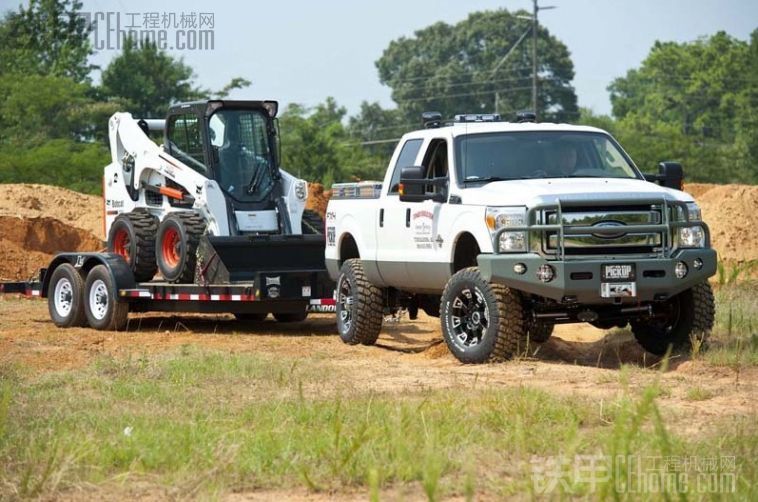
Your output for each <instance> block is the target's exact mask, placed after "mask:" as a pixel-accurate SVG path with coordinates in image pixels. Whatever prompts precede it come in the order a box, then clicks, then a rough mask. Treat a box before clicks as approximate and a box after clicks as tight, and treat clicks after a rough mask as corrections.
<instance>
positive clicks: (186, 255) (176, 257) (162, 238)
mask: <svg viewBox="0 0 758 502" xmlns="http://www.w3.org/2000/svg"><path fill="white" fill-rule="evenodd" d="M205 227H206V224H205V220H203V218H202V217H201V216H200V215H198V214H196V213H193V212H190V211H181V212H176V213H170V214H169V215H168V216H166V217H165V218H164V219H163V221H162V222H161V224H160V226H159V227H158V236H157V237H156V241H155V242H156V244H155V247H156V250H157V255H158V256H157V262H158V270H160V272H161V275H162V276H163V278H164V279H166V280H167V281H168V282H175V283H191V282H193V281H194V280H195V264H196V263H197V246H198V244H199V242H200V238H201V237H202V236H203V233H204V232H205Z"/></svg>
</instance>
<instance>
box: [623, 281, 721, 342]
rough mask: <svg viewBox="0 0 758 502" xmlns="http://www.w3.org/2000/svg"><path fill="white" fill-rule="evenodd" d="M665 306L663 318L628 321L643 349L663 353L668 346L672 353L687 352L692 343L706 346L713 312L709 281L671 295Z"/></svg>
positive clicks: (714, 310) (714, 312) (714, 311)
mask: <svg viewBox="0 0 758 502" xmlns="http://www.w3.org/2000/svg"><path fill="white" fill-rule="evenodd" d="M664 308H666V309H668V315H667V316H666V317H664V318H663V319H660V320H652V321H635V322H632V323H630V324H631V326H632V333H634V338H636V339H637V343H639V344H640V345H641V346H642V348H644V349H645V350H647V351H648V352H650V353H652V354H655V355H658V356H662V355H664V354H665V353H666V351H667V350H668V348H669V346H671V351H672V353H674V354H689V353H690V352H691V351H692V349H693V342H694V343H697V344H699V346H700V348H705V347H706V345H707V342H708V337H709V336H710V334H711V330H712V329H713V321H714V316H715V314H716V306H715V302H714V299H713V290H712V289H711V285H710V284H708V281H704V282H701V283H699V284H695V285H694V286H693V287H691V288H690V289H688V290H686V291H684V292H682V293H679V294H678V295H676V296H674V297H672V298H670V299H669V300H667V301H666V303H665V305H664Z"/></svg>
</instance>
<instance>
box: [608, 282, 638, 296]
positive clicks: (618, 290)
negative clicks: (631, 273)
mask: <svg viewBox="0 0 758 502" xmlns="http://www.w3.org/2000/svg"><path fill="white" fill-rule="evenodd" d="M600 296H602V297H603V298H623V297H631V296H637V284H636V283H634V282H601V283H600Z"/></svg>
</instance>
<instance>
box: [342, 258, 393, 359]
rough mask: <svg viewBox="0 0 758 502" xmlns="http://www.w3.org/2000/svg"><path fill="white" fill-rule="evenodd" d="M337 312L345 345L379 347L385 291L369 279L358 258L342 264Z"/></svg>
mask: <svg viewBox="0 0 758 502" xmlns="http://www.w3.org/2000/svg"><path fill="white" fill-rule="evenodd" d="M348 297H349V298H351V299H352V300H348ZM348 307H349V308H348ZM336 310H337V330H338V331H339V334H340V338H341V339H342V341H343V342H345V343H347V344H349V345H358V344H362V345H373V344H375V343H376V339H377V338H379V332H380V331H381V330H382V320H383V317H384V301H383V295H382V290H381V289H380V288H378V287H376V286H374V285H373V284H371V282H370V281H369V280H368V279H367V278H366V274H365V272H364V271H363V263H362V262H361V260H360V259H358V258H353V259H350V260H346V261H345V263H343V264H342V268H341V269H340V276H339V278H338V279H337V308H336Z"/></svg>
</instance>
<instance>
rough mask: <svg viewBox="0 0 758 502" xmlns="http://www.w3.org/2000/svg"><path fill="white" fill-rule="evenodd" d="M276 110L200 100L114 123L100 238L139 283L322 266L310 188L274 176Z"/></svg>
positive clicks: (214, 279) (237, 277) (271, 105)
mask: <svg viewBox="0 0 758 502" xmlns="http://www.w3.org/2000/svg"><path fill="white" fill-rule="evenodd" d="M277 108H278V104H277V102H275V101H205V102H192V103H183V104H177V105H174V106H172V107H171V108H170V109H169V112H168V116H167V118H166V119H165V121H164V120H143V119H140V120H137V119H135V118H133V117H132V115H131V114H129V113H116V114H114V115H113V116H112V117H111V119H110V121H109V139H110V149H111V157H112V162H111V163H110V164H109V165H107V166H106V167H105V174H104V180H103V181H104V187H103V191H104V200H105V201H104V204H105V233H106V236H107V244H108V251H110V252H113V253H116V254H119V255H121V256H122V257H123V258H124V259H125V260H126V261H127V263H128V264H129V266H130V268H131V270H132V272H133V273H134V277H135V280H136V281H149V280H151V279H152V278H153V277H154V276H155V275H156V272H158V271H159V272H160V275H161V276H162V277H163V280H164V281H165V282H168V283H197V284H214V283H221V282H223V283H234V282H244V281H246V280H249V279H250V278H249V277H248V275H249V270H250V269H251V267H250V265H251V264H255V265H256V266H257V269H258V270H261V269H266V268H269V269H271V270H280V269H283V268H286V267H287V263H283V262H286V261H287V260H297V261H298V262H299V263H298V266H300V265H301V264H302V263H306V262H310V261H312V262H313V263H317V262H318V260H322V261H323V246H324V242H323V222H322V220H321V218H320V217H319V216H318V215H317V214H316V213H314V212H312V211H308V210H305V202H306V199H307V196H308V186H307V183H306V182H305V181H304V180H301V179H298V178H296V177H295V176H293V175H291V174H289V173H287V172H285V171H284V170H281V169H279V157H280V154H279V140H278V123H277V119H276V114H277ZM154 131H163V134H164V137H163V145H162V146H159V145H158V144H156V143H155V142H154V141H153V140H151V139H150V133H152V132H154ZM304 234H305V235H304ZM307 234H311V236H309V235H307Z"/></svg>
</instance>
